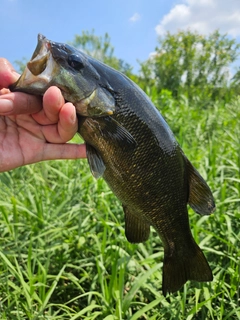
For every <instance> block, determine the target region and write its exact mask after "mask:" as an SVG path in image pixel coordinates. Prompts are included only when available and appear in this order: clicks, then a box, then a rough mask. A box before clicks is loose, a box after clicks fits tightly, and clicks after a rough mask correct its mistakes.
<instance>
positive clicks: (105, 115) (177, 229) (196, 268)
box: [10, 35, 215, 295]
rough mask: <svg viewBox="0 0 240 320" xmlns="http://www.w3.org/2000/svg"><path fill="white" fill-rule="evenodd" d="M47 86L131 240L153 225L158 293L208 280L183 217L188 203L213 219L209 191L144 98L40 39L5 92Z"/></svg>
mask: <svg viewBox="0 0 240 320" xmlns="http://www.w3.org/2000/svg"><path fill="white" fill-rule="evenodd" d="M52 85H55V86H57V87H58V88H60V90H61V92H62V94H63V96H64V98H65V100H67V101H70V102H72V103H73V104H74V105H75V107H76V111H77V114H78V119H79V130H78V131H79V133H80V135H81V136H82V137H83V139H84V140H85V142H86V148H87V158H88V162H89V166H90V169H91V172H92V174H93V175H94V177H96V178H99V177H101V176H102V177H103V178H104V179H105V181H106V182H107V183H108V185H109V187H110V188H111V190H112V191H113V193H114V194H115V195H116V196H117V198H118V199H119V200H120V201H121V203H122V206H123V211H124V217H125V234H126V237H127V239H128V241H130V242H132V243H139V242H143V241H146V240H147V239H148V238H149V233H150V226H153V227H154V228H155V230H156V231H157V232H158V234H159V236H160V238H161V240H162V243H163V246H164V262H163V281H162V289H163V294H164V295H166V294H167V293H168V292H169V293H171V292H175V291H177V290H179V289H180V288H181V287H182V285H183V284H184V283H185V282H186V281H187V280H195V281H211V280H212V279H213V277H212V272H211V269H210V267H209V265H208V262H207V260H206V258H205V256H204V255H203V253H202V251H201V249H200V248H199V246H198V245H197V244H196V242H195V241H194V239H193V236H192V234H191V230H190V226H189V220H188V211H187V204H189V205H190V206H191V207H192V208H193V210H195V211H196V212H197V213H199V214H207V215H208V214H210V213H212V212H213V211H214V210H215V204H214V199H213V196H212V193H211V190H210V188H209V187H208V185H207V183H206V182H205V181H204V179H203V178H202V177H201V175H200V174H199V173H198V171H197V170H196V169H195V168H194V167H193V165H192V164H191V162H190V161H189V160H188V159H187V157H186V156H185V154H184V153H183V151H182V149H181V148H180V146H179V145H178V143H177V141H176V139H175V138H174V135H173V133H172V131H171V130H170V128H169V126H168V124H167V123H166V121H165V120H164V119H163V117H162V116H161V114H160V113H159V111H158V110H157V109H156V107H155V106H154V105H153V104H152V102H151V100H150V99H149V98H148V96H147V95H146V94H145V93H144V92H143V91H142V90H141V89H140V88H139V87H138V86H137V85H136V84H135V83H133V82H132V81H131V80H130V79H128V78H127V77H126V76H125V75H123V74H121V73H120V72H118V71H116V70H114V69H112V68H110V67H108V66H107V65H105V64H103V63H101V62H100V61H97V60H96V59H93V58H92V57H90V56H88V55H87V54H85V53H84V52H82V51H79V50H77V49H75V48H73V47H71V46H69V45H67V44H62V43H57V42H54V41H50V40H48V39H46V38H45V37H44V36H42V35H39V36H38V44H37V47H36V49H35V51H34V53H33V56H32V59H31V60H30V61H29V62H28V64H27V67H26V69H25V70H24V72H23V74H22V76H21V77H20V78H19V80H18V81H17V82H16V83H15V84H14V85H12V86H11V87H10V90H12V91H21V92H26V93H30V94H40V95H43V94H44V92H45V91H46V90H47V89H48V88H49V87H50V86H52Z"/></svg>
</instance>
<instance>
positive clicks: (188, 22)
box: [155, 0, 240, 37]
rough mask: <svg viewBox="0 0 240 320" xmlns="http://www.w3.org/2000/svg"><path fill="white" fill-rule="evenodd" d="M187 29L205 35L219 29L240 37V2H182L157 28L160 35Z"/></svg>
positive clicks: (194, 0) (191, 0) (229, 0)
mask: <svg viewBox="0 0 240 320" xmlns="http://www.w3.org/2000/svg"><path fill="white" fill-rule="evenodd" d="M186 29H191V30H193V31H198V32H199V33H203V34H208V33H211V32H213V31H215V30H216V29H219V31H220V32H221V33H228V34H229V35H231V36H233V37H237V36H240V1H239V0H185V1H184V0H182V3H181V4H177V5H175V6H174V7H173V8H172V9H171V11H170V12H169V13H168V14H166V15H165V16H164V17H163V19H162V20H161V21H160V23H159V24H158V25H157V26H156V28H155V30H156V32H157V34H158V35H164V34H165V32H166V31H170V32H172V33H173V32H176V31H178V30H186Z"/></svg>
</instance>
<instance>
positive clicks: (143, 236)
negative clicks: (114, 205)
mask: <svg viewBox="0 0 240 320" xmlns="http://www.w3.org/2000/svg"><path fill="white" fill-rule="evenodd" d="M123 211H124V213H125V234H126V238H127V239H128V241H129V242H131V243H139V242H144V241H146V240H147V239H148V237H149V233H150V225H149V224H147V223H146V222H145V221H143V220H142V219H141V218H139V217H138V216H137V215H134V214H132V213H131V212H130V210H129V209H128V207H127V206H124V205H123Z"/></svg>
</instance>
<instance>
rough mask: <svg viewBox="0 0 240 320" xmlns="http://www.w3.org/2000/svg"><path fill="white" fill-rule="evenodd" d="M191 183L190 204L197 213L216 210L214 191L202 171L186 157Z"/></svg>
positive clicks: (207, 212) (209, 212)
mask: <svg viewBox="0 0 240 320" xmlns="http://www.w3.org/2000/svg"><path fill="white" fill-rule="evenodd" d="M185 160H186V166H187V175H188V184H189V197H188V204H189V205H190V207H191V208H192V209H193V210H194V211H195V212H197V213H199V214H201V215H208V214H211V213H212V212H214V211H215V203H214V199H213V195H212V192H211V190H210V188H209V186H208V185H207V183H206V181H205V180H204V179H203V177H202V176H201V175H200V173H199V172H198V171H197V170H196V169H195V168H194V166H193V165H192V164H191V162H190V161H189V160H188V159H187V157H185Z"/></svg>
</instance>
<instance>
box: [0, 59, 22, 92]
mask: <svg viewBox="0 0 240 320" xmlns="http://www.w3.org/2000/svg"><path fill="white" fill-rule="evenodd" d="M18 78H19V74H18V73H17V72H16V71H15V70H14V68H13V66H12V65H11V63H10V62H9V61H8V60H7V59H4V58H0V89H2V88H8V87H9V86H10V84H12V83H14V82H15V81H17V79H18Z"/></svg>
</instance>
